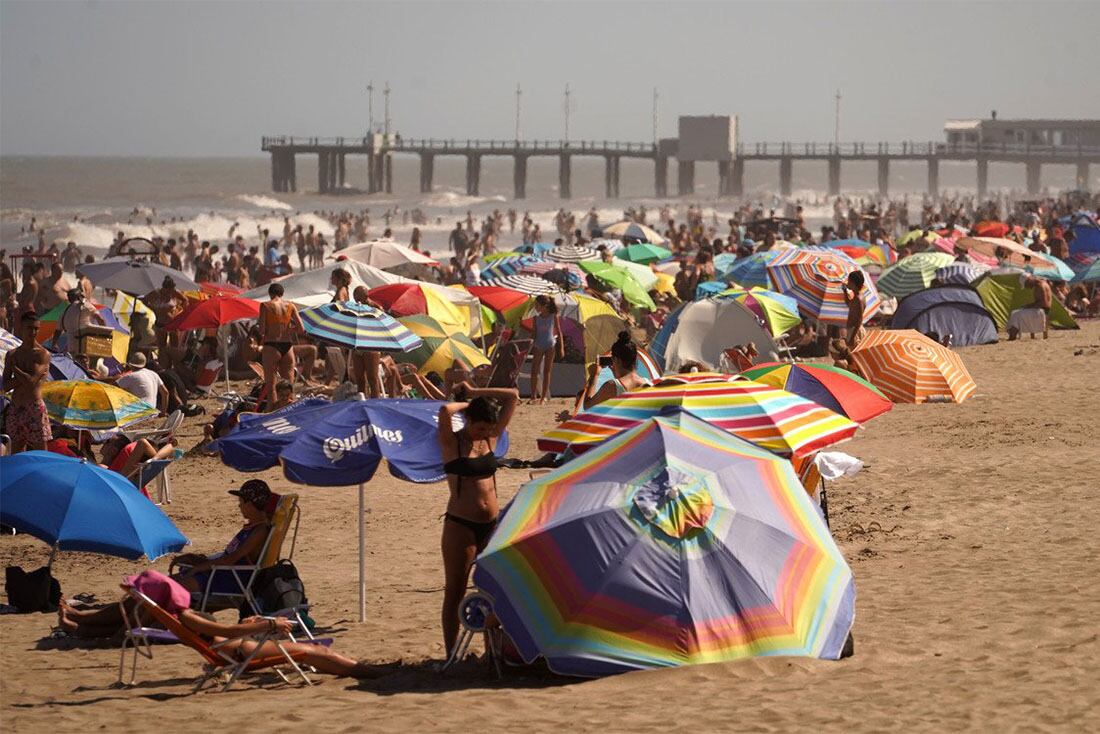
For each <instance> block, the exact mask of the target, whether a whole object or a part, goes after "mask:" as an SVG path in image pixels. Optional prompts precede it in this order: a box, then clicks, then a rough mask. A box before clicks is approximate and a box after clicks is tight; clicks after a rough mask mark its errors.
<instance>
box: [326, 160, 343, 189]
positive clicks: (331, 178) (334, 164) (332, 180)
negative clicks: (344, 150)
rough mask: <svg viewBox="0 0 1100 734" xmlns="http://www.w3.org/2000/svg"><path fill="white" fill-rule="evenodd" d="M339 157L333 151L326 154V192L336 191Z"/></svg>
mask: <svg viewBox="0 0 1100 734" xmlns="http://www.w3.org/2000/svg"><path fill="white" fill-rule="evenodd" d="M339 159H340V156H339V155H338V154H337V153H336V152H335V151H333V152H332V153H329V154H328V190H329V191H336V190H337V188H336V182H337V178H338V176H337V174H338V173H339V165H340V160H339Z"/></svg>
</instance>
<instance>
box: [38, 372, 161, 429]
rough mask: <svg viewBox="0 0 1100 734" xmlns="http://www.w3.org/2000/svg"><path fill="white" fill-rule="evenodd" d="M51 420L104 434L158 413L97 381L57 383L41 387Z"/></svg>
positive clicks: (112, 387) (130, 395) (153, 408)
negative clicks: (104, 431) (111, 429)
mask: <svg viewBox="0 0 1100 734" xmlns="http://www.w3.org/2000/svg"><path fill="white" fill-rule="evenodd" d="M42 401H43V402H44V403H46V413H48V414H49V416H50V420H52V421H54V422H55V423H60V424H61V425H63V426H70V427H72V428H83V429H89V430H93V431H103V430H107V429H110V428H125V427H126V426H129V425H132V424H134V423H137V422H138V421H143V420H145V419H146V418H152V417H153V416H155V415H156V414H157V409H156V408H155V407H153V406H152V405H149V404H148V403H146V402H145V401H144V400H141V399H140V398H138V397H137V396H136V395H134V394H133V393H130V392H127V391H126V390H123V389H122V388H121V387H116V386H114V385H108V384H106V383H103V382H97V381H96V380H59V381H57V382H51V383H48V384H46V385H44V386H43V387H42Z"/></svg>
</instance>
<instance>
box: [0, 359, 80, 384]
mask: <svg viewBox="0 0 1100 734" xmlns="http://www.w3.org/2000/svg"><path fill="white" fill-rule="evenodd" d="M2 364H3V362H2V361H0V365H2ZM46 379H48V380H50V381H54V380H87V379H88V371H87V370H86V369H84V368H83V367H81V366H80V365H78V364H77V363H76V362H74V361H73V358H72V357H70V356H69V355H68V354H65V353H64V352H61V353H57V354H51V355H50V371H49V374H48V375H47V376H46Z"/></svg>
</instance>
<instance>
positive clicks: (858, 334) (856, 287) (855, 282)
mask: <svg viewBox="0 0 1100 734" xmlns="http://www.w3.org/2000/svg"><path fill="white" fill-rule="evenodd" d="M844 302H845V303H847V304H848V322H847V324H846V326H847V330H848V331H847V340H846V343H847V345H848V349H849V350H852V349H855V348H856V346H858V345H859V343H860V342H861V341H862V340H863V336H864V334H865V331H864V329H863V271H862V270H853V271H852V272H850V273H848V285H847V287H846V288H845V289H844Z"/></svg>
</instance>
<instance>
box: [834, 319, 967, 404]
mask: <svg viewBox="0 0 1100 734" xmlns="http://www.w3.org/2000/svg"><path fill="white" fill-rule="evenodd" d="M852 359H854V360H855V362H856V365H858V366H859V370H860V372H861V373H863V376H864V377H865V378H867V380H869V381H870V382H871V383H872V384H873V385H874V386H875V387H877V388H878V389H880V390H882V392H883V393H885V394H886V396H887V397H888V398H890V399H891V400H893V401H894V402H895V403H924V402H928V401H933V402H956V403H961V402H962V401H964V400H966V399H967V398H968V397H970V396H971V395H973V394H974V391H975V390H977V385H975V384H974V380H973V379H972V378H971V377H970V373H969V372H968V371H967V369H966V365H964V364H963V361H962V359H961V358H960V357H959V355H958V354H956V353H955V352H953V351H951V350H950V349H948V348H947V347H945V346H943V345H941V344H938V343H936V342H934V341H932V340H931V339H929V338H928V337H926V336H925V335H924V334H921V333H920V332H919V331H914V330H912V329H900V330H897V331H872V332H870V333H868V334H867V336H866V337H864V339H863V341H861V342H860V343H859V346H857V347H856V348H855V349H853V350H852Z"/></svg>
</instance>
